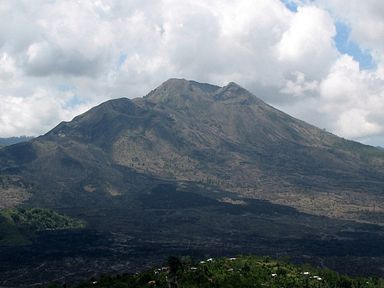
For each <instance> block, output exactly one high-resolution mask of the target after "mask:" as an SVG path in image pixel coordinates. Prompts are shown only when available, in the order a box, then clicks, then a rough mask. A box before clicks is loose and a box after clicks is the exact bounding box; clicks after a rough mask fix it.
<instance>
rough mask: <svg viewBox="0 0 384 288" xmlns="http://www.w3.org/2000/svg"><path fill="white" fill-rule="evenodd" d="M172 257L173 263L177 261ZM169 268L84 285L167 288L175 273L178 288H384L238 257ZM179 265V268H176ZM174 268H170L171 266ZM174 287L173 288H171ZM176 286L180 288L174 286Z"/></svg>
mask: <svg viewBox="0 0 384 288" xmlns="http://www.w3.org/2000/svg"><path fill="white" fill-rule="evenodd" d="M171 259H172V257H171ZM174 259H175V258H173V259H172V260H174ZM169 262H171V263H172V264H170V265H169V267H167V268H165V267H163V268H161V269H154V270H150V271H147V272H143V273H139V274H134V275H127V274H126V275H117V276H114V277H111V276H103V277H101V278H100V279H98V280H92V281H90V282H89V283H84V284H82V285H80V286H78V288H86V287H100V288H102V287H119V288H120V287H121V288H122V287H132V288H134V287H137V288H139V287H168V283H167V278H168V279H171V278H173V277H172V275H171V274H172V272H169V271H172V270H173V271H176V272H175V274H176V276H177V277H176V278H177V282H178V287H183V288H189V287H190V288H192V287H199V288H204V287H220V288H222V287H223V288H225V287H228V288H229V287H231V288H236V287H239V288H240V287H242V288H244V287H271V288H273V287H308V288H310V287H324V288H325V287H345V288H347V287H350V288H352V287H365V288H369V287H384V280H383V279H378V278H351V277H348V276H345V275H340V274H338V273H336V272H333V271H331V270H328V269H318V268H313V267H310V266H295V265H292V264H287V263H283V262H280V261H275V260H271V259H269V258H260V257H252V256H247V257H239V258H221V259H216V260H215V259H207V260H205V261H201V262H200V263H197V264H193V263H191V262H189V263H185V262H184V263H182V262H179V263H180V264H179V265H177V261H176V263H175V261H169ZM175 265H176V266H178V267H175ZM171 266H173V267H172V268H171V269H170V267H171ZM171 287H173V286H171ZM174 287H177V286H174Z"/></svg>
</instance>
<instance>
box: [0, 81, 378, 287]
mask: <svg viewBox="0 0 384 288" xmlns="http://www.w3.org/2000/svg"><path fill="white" fill-rule="evenodd" d="M383 191H384V152H383V151H382V150H380V149H377V148H374V147H371V146H367V145H363V144H360V143H357V142H353V141H348V140H345V139H343V138H339V137H337V136H335V135H333V134H331V133H328V132H325V131H323V130H321V129H318V128H316V127H314V126H312V125H309V124H307V123H305V122H303V121H300V120H298V119H295V118H293V117H291V116H289V115H287V114H285V113H283V112H281V111H279V110H276V109H275V108H273V107H271V106H269V105H268V104H266V103H264V102H263V101H262V100H261V99H259V98H257V97H256V96H254V95H253V94H251V93H250V92H248V91H247V90H245V89H244V88H242V87H240V86H239V85H237V84H235V83H229V84H228V85H227V86H224V87H218V86H214V85H210V84H202V83H197V82H194V81H187V80H179V79H171V80H168V81H166V82H165V83H163V84H162V85H161V86H160V87H158V88H157V89H155V90H153V91H151V92H150V93H149V94H148V95H147V96H145V97H143V98H136V99H133V100H129V99H126V98H121V99H115V100H110V101H107V102H105V103H102V104H100V105H99V106H96V107H94V108H92V109H90V110H89V111H87V112H86V113H84V114H82V115H79V116H77V117H75V118H74V119H73V120H72V121H70V122H62V123H60V124H59V125H58V126H57V127H55V128H54V129H52V130H51V131H50V132H48V133H47V134H45V135H43V136H40V137H37V138H35V139H33V140H31V141H28V142H24V143H19V144H16V145H12V146H8V147H5V148H2V149H1V150H0V208H1V207H14V206H18V205H22V206H32V207H43V208H51V209H54V210H57V211H59V212H64V214H66V215H69V216H72V217H75V218H80V219H83V220H86V222H87V223H88V224H89V227H90V229H94V231H96V232H92V231H93V230H92V231H91V232H76V233H77V234H75V235H73V234H70V235H66V234H64V235H63V234H57V235H56V234H55V235H54V236H52V235H45V234H44V235H45V236H44V237H48V240H47V239H46V238H44V237H43V236H42V237H43V238H41V239H40V240H39V241H40V242H36V243H35V244H34V246H31V248H28V249H29V250H28V253H29V254H28V253H27V252H26V251H22V252H17V253H19V254H17V255H19V258H15V257H14V253H16V252H12V251H11V250H9V249H7V250H5V251H0V253H8V258H7V257H5V256H4V257H3V259H8V260H0V267H13V266H12V264H14V265H15V266H14V267H17V268H14V270H12V271H13V272H12V273H14V274H12V273H11V272H3V273H6V274H1V273H2V272H1V269H0V278H3V279H10V278H9V277H11V276H12V275H14V276H12V277H17V276H16V275H18V274H22V275H24V278H23V279H21V280H20V281H21V283H24V282H22V281H33V278H32V280H31V279H29V280H28V277H27V276H26V275H27V274H24V272H25V271H24V270H23V269H24V268H22V267H24V266H20V265H21V264H20V263H30V262H28V261H29V259H35V260H33V261H36V262H37V263H39V265H35V263H32V264H30V265H33V267H40V265H42V264H41V263H44V265H43V266H41V267H43V268H38V269H40V270H33V271H34V272H33V273H34V274H28V275H41V277H43V278H44V277H46V279H49V277H54V275H57V273H59V272H58V271H60V273H59V274H60V275H61V274H63V275H68V277H77V276H76V275H85V274H87V273H91V271H93V272H94V271H96V272H104V271H105V270H109V269H117V270H118V271H120V270H121V271H125V270H129V269H131V270H134V269H138V267H144V266H146V267H147V265H148V263H150V262H151V261H156V259H161V256H164V255H169V254H170V253H174V252H175V251H176V252H177V253H196V254H197V255H209V254H215V255H222V254H224V255H225V254H227V253H256V254H262V255H270V254H275V256H276V255H277V254H278V255H289V256H291V257H294V258H295V259H306V260H305V261H312V262H314V263H322V265H329V266H332V267H334V268H336V269H338V270H339V271H343V272H348V273H355V274H361V273H363V274H375V275H382V271H384V270H383V269H384V247H383V245H381V243H383V241H384V229H383V227H382V226H379V225H376V224H380V225H383V224H384V217H383V216H384V194H383ZM356 221H357V222H356ZM84 233H90V234H84ZM95 233H96V234H95ZM99 233H101V235H100V234H99ZM50 237H53V238H50ZM66 237H68V239H67V238H66ZM105 239H107V240H105ZM36 241H37V240H36ZM47 243H48V244H47ZM68 243H71V245H69V244H68ZM47 245H48V247H47ZM49 245H51V246H49ZM56 246H57V247H61V248H60V249H59V250H57V249H58V248H57V247H56ZM49 247H51V248H49ZM84 247H86V248H84ZM50 249H51V250H50ZM0 250H1V249H0ZM17 251H19V250H17ZM39 251H40V252H39ZM41 251H51V252H44V253H41ZM57 251H60V253H58V252H57ZM63 251H64V252H63ZM94 251H98V252H97V253H95V252H94ZM186 251H188V252H186ZM49 253H53V254H54V255H55V257H56V258H55V257H53V256H52V257H51V258H49V257H48V256H47V257H45V256H41V255H51V254H49ZM55 253H56V254H55ZM57 253H58V254H57ZM68 255H70V256H68ZM79 255H82V256H81V257H83V258H81V259H83V260H82V261H83V262H81V261H80V262H79V259H78V258H77V257H78V256H79ZM95 255H96V256H95ZM23 257H27V258H25V259H24V258H23ZM60 257H63V260H62V261H66V263H67V264H66V265H65V267H66V268H65V269H64V268H62V269H64V270H63V271H61V270H60V267H63V266H62V263H61V262H60V261H61V260H60V261H59V260H57V258H60ZM71 257H73V258H71ZM92 257H96V258H97V257H98V258H97V259H98V260H97V261H96V260H95V259H96V258H92ZM14 259H19V260H18V261H19V262H18V263H14V262H13V261H14ZM22 259H24V260H22ZM49 259H56V260H54V261H53V260H49ZM60 259H61V258H60ZM1 261H5V262H4V263H3V264H1ZM47 261H48V262H47ZM49 261H51V262H49ZM68 263H69V264H68ZM116 263H120V264H119V265H120V266H119V265H117V264H116ZM1 265H3V266H1ZM23 265H29V264H23ZM116 265H117V266H116ZM44 267H52V269H53V270H54V271H56V272H54V271H51V272H49V271H47V270H44V269H45V268H44ZM55 267H56V268H57V267H59V268H57V269H58V270H55V269H56V268H55ZM116 267H119V268H116ZM9 269H11V268H7V269H4V270H3V271H9ZM25 269H27V268H25ZM36 269H37V268H36ZM119 269H120V270H119ZM28 271H29V270H28ZM31 271H32V270H31ZM93 272H92V273H93ZM55 273H56V274H55ZM87 275H88V274H87ZM4 277H5V278H4ZM31 277H33V276H31ZM62 277H65V276H62ZM12 279H13V278H12ZM1 284H2V285H5V284H7V283H5V282H0V285H1Z"/></svg>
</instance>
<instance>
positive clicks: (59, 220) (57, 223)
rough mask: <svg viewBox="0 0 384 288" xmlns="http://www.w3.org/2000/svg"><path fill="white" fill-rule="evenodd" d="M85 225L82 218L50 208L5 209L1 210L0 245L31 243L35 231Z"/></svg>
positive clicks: (77, 227)
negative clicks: (71, 216) (66, 214)
mask: <svg viewBox="0 0 384 288" xmlns="http://www.w3.org/2000/svg"><path fill="white" fill-rule="evenodd" d="M84 226H85V223H84V222H83V221H81V220H78V219H73V218H70V217H68V216H65V215H62V214H59V213H57V212H55V211H52V210H48V209H42V208H29V209H24V208H15V209H4V210H2V211H0V245H25V244H29V243H30V239H31V238H32V237H33V236H34V233H35V232H39V231H45V230H60V229H79V228H83V227H84Z"/></svg>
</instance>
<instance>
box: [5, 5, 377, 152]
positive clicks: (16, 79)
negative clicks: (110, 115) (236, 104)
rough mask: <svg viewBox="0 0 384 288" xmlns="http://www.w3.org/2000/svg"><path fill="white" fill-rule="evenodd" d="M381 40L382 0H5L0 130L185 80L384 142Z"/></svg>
mask: <svg viewBox="0 0 384 288" xmlns="http://www.w3.org/2000/svg"><path fill="white" fill-rule="evenodd" d="M383 39H384V1H382V0H364V1H361V0H257V1H256V0H237V1H230V0H210V1H206V0H106V1H103V0H92V1H91V0H81V1H79V0H78V1H75V0H66V1H63V0H61V1H59V0H34V1H30V0H24V1H23V0H0V137H10V136H19V135H40V134H44V133H46V132H48V131H49V130H50V129H52V128H53V127H54V126H56V125H57V124H58V123H59V122H61V121H63V120H65V121H68V120H71V119H72V118H73V117H74V116H76V115H78V114H80V113H82V112H84V111H86V110H87V109H89V108H91V107H92V106H94V105H97V104H99V103H101V102H103V101H105V100H108V99H112V98H119V97H128V98H135V97H141V96H144V95H146V94H147V93H148V92H149V91H150V90H152V89H154V88H156V87H157V86H158V85H160V84H161V83H162V82H164V81H166V80H167V79H168V78H185V79H191V80H196V81H199V82H208V83H212V84H216V85H220V86H224V85H226V84H227V83H228V82H232V81H233V82H236V83H238V84H239V85H241V86H243V87H244V88H246V89H248V90H249V91H251V92H253V93H254V94H255V95H256V96H257V97H259V98H261V99H263V100H264V101H266V102H267V103H269V104H271V105H273V106H275V107H276V108H278V109H280V110H283V111H284V112H286V113H289V114H291V115H292V116H294V117H297V118H300V119H302V120H305V121H307V122H309V123H311V124H313V125H316V126H318V127H320V128H322V129H326V130H327V131H330V132H332V133H335V134H337V135H339V136H341V137H344V138H348V139H353V140H357V141H360V142H363V143H367V144H370V145H375V146H376V145H380V146H384V113H383V111H384V41H383Z"/></svg>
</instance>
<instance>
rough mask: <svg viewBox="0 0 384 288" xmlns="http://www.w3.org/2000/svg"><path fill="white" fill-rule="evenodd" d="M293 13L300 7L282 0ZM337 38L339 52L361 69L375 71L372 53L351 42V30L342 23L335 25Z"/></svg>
mask: <svg viewBox="0 0 384 288" xmlns="http://www.w3.org/2000/svg"><path fill="white" fill-rule="evenodd" d="M281 2H283V3H284V4H285V6H286V7H287V8H288V9H289V10H291V11H292V12H297V9H298V5H297V3H296V2H295V1H292V0H281ZM335 26H336V36H335V37H334V40H335V45H336V47H337V50H338V51H339V52H340V53H342V54H348V55H350V56H352V57H353V59H355V60H356V61H358V62H359V64H360V69H363V70H364V69H374V68H376V67H377V64H376V63H375V62H374V60H373V58H372V56H371V54H370V51H368V50H363V49H361V47H359V45H358V44H357V43H355V42H353V41H351V40H350V33H351V28H350V27H349V26H348V25H347V24H345V23H343V22H340V21H337V22H336V23H335Z"/></svg>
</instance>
